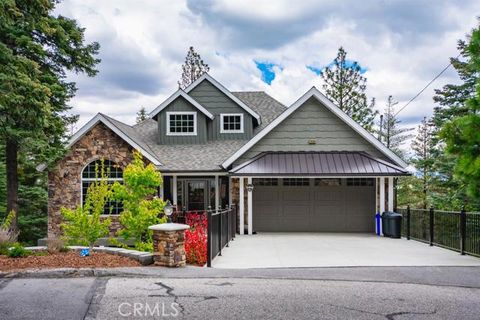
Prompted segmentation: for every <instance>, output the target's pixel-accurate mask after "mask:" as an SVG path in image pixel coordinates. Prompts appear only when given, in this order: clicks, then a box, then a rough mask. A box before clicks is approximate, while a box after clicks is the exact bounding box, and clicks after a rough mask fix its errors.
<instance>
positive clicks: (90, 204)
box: [60, 165, 112, 251]
mask: <svg viewBox="0 0 480 320" xmlns="http://www.w3.org/2000/svg"><path fill="white" fill-rule="evenodd" d="M96 171H97V177H98V180H97V181H95V182H93V183H92V184H91V185H90V186H89V187H88V190H87V195H86V198H85V204H84V205H83V206H82V205H78V206H77V208H76V209H75V210H71V209H67V208H61V209H60V211H61V213H62V215H63V217H64V219H65V222H64V223H62V224H61V227H62V229H63V232H64V236H65V237H64V238H65V240H66V242H67V243H69V244H75V245H84V246H88V247H89V248H90V251H92V250H91V249H92V248H93V245H94V244H95V242H96V241H97V240H98V238H101V237H105V236H107V235H108V233H109V228H108V227H109V226H110V223H111V220H110V219H101V218H100V216H101V215H102V214H103V210H104V207H105V205H106V203H107V202H108V201H109V200H111V199H112V191H111V186H110V185H109V184H108V181H107V178H106V177H107V175H106V172H105V170H104V166H103V165H102V166H101V168H100V169H99V168H96Z"/></svg>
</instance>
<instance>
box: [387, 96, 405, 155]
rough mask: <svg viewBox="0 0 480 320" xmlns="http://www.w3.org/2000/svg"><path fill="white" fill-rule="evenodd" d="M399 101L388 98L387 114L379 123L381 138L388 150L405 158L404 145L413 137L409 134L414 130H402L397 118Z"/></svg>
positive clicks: (391, 97)
mask: <svg viewBox="0 0 480 320" xmlns="http://www.w3.org/2000/svg"><path fill="white" fill-rule="evenodd" d="M397 104H398V101H395V100H394V99H393V96H388V98H387V103H386V106H385V112H384V114H383V115H382V116H381V120H380V123H379V128H380V132H379V136H380V141H382V142H383V143H384V144H385V146H387V148H389V149H390V150H392V151H393V152H395V153H396V154H397V155H398V156H400V157H404V156H405V155H404V152H403V151H402V149H401V146H402V144H403V143H404V142H405V141H407V140H408V139H410V138H411V137H412V135H411V134H409V133H408V132H410V131H412V130H413V128H400V126H399V125H400V123H401V121H400V120H399V119H398V118H397V116H396V109H395V106H396V105H397Z"/></svg>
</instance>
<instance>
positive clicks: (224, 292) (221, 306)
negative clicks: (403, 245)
mask: <svg viewBox="0 0 480 320" xmlns="http://www.w3.org/2000/svg"><path fill="white" fill-rule="evenodd" d="M150 270H152V269H150ZM154 272H155V271H149V272H145V273H143V274H138V275H136V276H129V277H125V276H121V277H97V278H62V279H51V278H41V279H38V278H14V279H0V318H1V319H152V318H157V319H162V318H167V319H173V318H175V319H478V318H479V314H480V283H479V280H478V279H479V275H480V268H474V267H471V268H455V267H450V268H441V267H440V268H439V267H435V268H338V269H335V268H330V269H287V270H244V271H243V273H241V272H239V271H238V270H237V271H232V272H229V271H228V270H223V271H222V272H220V273H215V272H214V271H210V270H207V269H201V268H196V269H186V270H185V269H184V270H180V271H176V270H168V271H167V272H166V274H165V273H162V274H157V275H156V276H155V274H154ZM393 273H395V277H393V276H391V277H388V275H389V274H391V275H392V274H393ZM419 275H421V277H420V276H419ZM469 278H471V279H469ZM152 315H153V316H152Z"/></svg>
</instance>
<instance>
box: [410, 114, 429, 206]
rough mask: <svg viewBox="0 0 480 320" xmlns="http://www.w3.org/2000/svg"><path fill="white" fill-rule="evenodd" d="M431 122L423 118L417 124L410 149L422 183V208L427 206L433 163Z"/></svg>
mask: <svg viewBox="0 0 480 320" xmlns="http://www.w3.org/2000/svg"><path fill="white" fill-rule="evenodd" d="M433 129H434V126H433V123H432V122H431V121H429V120H427V118H426V117H424V118H423V120H422V122H421V124H420V125H419V126H418V129H417V135H416V136H415V140H413V141H412V150H413V151H414V152H415V154H414V157H413V159H412V162H413V164H414V165H415V167H416V169H417V170H419V171H420V175H421V182H422V183H421V184H422V203H423V208H424V209H426V208H427V207H428V192H429V190H430V185H431V183H432V177H433V163H434V153H433V150H434V142H433Z"/></svg>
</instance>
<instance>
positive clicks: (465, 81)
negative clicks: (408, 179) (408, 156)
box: [432, 27, 480, 210]
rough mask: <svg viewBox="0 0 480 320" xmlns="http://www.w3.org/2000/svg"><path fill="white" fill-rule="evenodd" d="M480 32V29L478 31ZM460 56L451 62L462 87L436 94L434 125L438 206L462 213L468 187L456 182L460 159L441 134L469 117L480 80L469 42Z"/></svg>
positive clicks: (471, 205) (473, 205)
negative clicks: (469, 104)
mask: <svg viewBox="0 0 480 320" xmlns="http://www.w3.org/2000/svg"><path fill="white" fill-rule="evenodd" d="M476 30H478V27H477V29H476ZM457 48H458V50H459V56H457V57H453V58H450V62H451V64H452V66H453V68H454V69H455V71H456V72H457V74H458V76H459V78H460V80H461V82H460V84H447V85H445V86H444V87H443V88H442V89H437V90H435V96H434V101H435V102H436V103H437V106H436V107H435V109H434V114H433V117H432V123H433V125H434V137H433V141H434V144H435V149H434V159H435V161H434V165H433V170H434V171H435V172H436V174H437V177H436V178H435V189H436V190H438V191H437V192H435V193H434V194H433V196H434V197H435V198H436V199H435V204H436V205H437V206H440V207H442V206H443V207H444V209H452V208H453V209H458V208H459V207H460V206H461V205H462V204H463V203H464V202H465V199H466V193H465V188H464V183H463V182H462V181H460V180H459V179H455V178H454V168H455V166H456V164H457V161H458V157H457V156H456V155H454V154H452V153H447V152H445V141H444V138H443V137H442V136H441V135H440V134H439V132H440V129H441V128H442V127H443V126H444V125H445V124H446V123H447V122H449V121H451V120H452V119H454V118H457V117H462V116H465V115H467V114H468V113H469V109H468V108H467V106H466V101H467V100H468V99H470V98H472V97H474V96H475V83H476V82H478V81H479V79H480V72H479V70H477V69H475V68H474V66H473V65H472V64H471V54H470V51H469V50H467V42H466V41H464V40H459V41H458V43H457ZM469 200H470V201H469V202H468V203H467V208H468V209H470V210H480V199H477V200H475V199H469Z"/></svg>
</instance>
